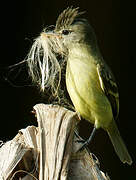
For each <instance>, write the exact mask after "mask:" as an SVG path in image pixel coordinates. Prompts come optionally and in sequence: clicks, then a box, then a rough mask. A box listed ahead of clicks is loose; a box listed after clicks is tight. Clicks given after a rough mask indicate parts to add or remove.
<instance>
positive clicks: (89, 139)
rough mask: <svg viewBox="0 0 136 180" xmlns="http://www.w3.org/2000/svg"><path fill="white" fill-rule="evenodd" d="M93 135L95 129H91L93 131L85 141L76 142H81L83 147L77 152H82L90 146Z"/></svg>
mask: <svg viewBox="0 0 136 180" xmlns="http://www.w3.org/2000/svg"><path fill="white" fill-rule="evenodd" d="M95 133H96V127H94V128H93V131H92V133H91V135H90V137H89V138H88V139H87V140H86V141H84V140H81V141H80V140H79V141H78V142H83V145H82V146H81V148H80V149H79V150H78V151H82V150H84V148H86V147H87V146H88V145H89V144H90V142H91V141H92V139H93V137H94V135H95Z"/></svg>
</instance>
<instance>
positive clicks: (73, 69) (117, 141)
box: [53, 7, 132, 165]
mask: <svg viewBox="0 0 136 180" xmlns="http://www.w3.org/2000/svg"><path fill="white" fill-rule="evenodd" d="M83 13H84V12H79V8H72V7H69V8H67V9H65V10H64V11H63V12H62V13H61V14H60V15H59V17H58V19H57V21H56V27H55V29H54V31H53V33H54V34H56V35H57V34H59V36H60V37H61V41H62V43H63V46H64V47H65V49H66V50H67V65H66V87H67V91H68V93H69V96H70V98H71V101H72V103H73V105H74V107H75V110H76V111H77V112H78V113H79V114H80V115H81V117H83V118H84V119H85V120H87V121H89V122H90V123H92V124H94V129H93V132H92V134H91V136H90V137H89V139H88V140H87V141H86V142H85V143H84V145H83V146H86V145H87V144H89V143H90V141H91V139H92V137H93V136H94V134H95V132H96V130H97V129H99V128H102V129H104V130H105V131H106V132H107V133H108V135H109V137H110V140H111V142H112V144H113V147H114V149H115V152H116V153H117V155H118V157H119V159H120V160H121V161H122V162H123V163H128V164H129V165H131V164H132V158H131V156H130V155H129V152H128V150H127V148H126V146H125V144H124V142H123V139H122V137H121V135H120V132H119V130H118V127H117V125H116V122H115V120H116V119H117V118H118V114H119V92H118V87H117V84H116V81H115V78H114V75H113V73H112V71H111V69H110V68H109V66H108V65H107V64H106V62H105V61H104V59H103V57H102V54H101V52H100V50H99V47H98V43H97V38H96V35H95V32H94V30H93V28H92V26H91V25H90V23H89V21H88V20H87V19H85V18H82V17H81V15H82V14H83Z"/></svg>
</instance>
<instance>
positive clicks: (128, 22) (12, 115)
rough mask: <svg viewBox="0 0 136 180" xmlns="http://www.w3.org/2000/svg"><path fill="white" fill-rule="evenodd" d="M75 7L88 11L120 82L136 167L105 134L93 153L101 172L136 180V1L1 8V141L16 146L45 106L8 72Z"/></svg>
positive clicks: (41, 2) (124, 129)
mask: <svg viewBox="0 0 136 180" xmlns="http://www.w3.org/2000/svg"><path fill="white" fill-rule="evenodd" d="M71 5H73V6H74V7H77V6H79V7H80V10H81V11H84V10H85V11H86V15H85V17H86V18H87V19H88V20H89V21H90V23H91V24H92V26H93V27H94V29H95V32H96V35H97V39H98V43H99V47H100V49H101V52H102V54H103V57H104V59H105V60H106V61H107V63H108V64H109V65H110V67H111V69H112V70H113V73H114V75H115V77H116V80H117V82H118V86H119V92H120V115H119V121H118V122H117V124H118V127H119V129H120V132H121V134H122V137H123V139H124V141H125V143H126V144H127V147H128V149H129V152H130V154H131V156H132V159H133V161H134V163H133V165H132V166H128V165H127V164H122V163H121V162H120V160H119V159H118V157H117V156H116V154H115V152H114V150H113V147H112V145H111V143H110V140H109V138H108V136H107V134H106V133H105V132H104V131H103V130H99V131H98V132H97V134H96V136H95V138H94V140H93V142H92V144H91V145H90V149H91V151H92V152H93V153H94V154H95V155H96V156H97V157H98V159H99V160H100V162H101V169H102V170H103V171H104V172H108V174H109V176H110V177H111V179H112V180H113V179H114V180H121V179H123V180H130V179H135V178H136V172H135V171H136V166H135V165H136V163H135V161H136V133H135V131H136V130H135V129H136V128H135V127H136V126H135V122H136V117H135V111H136V109H135V102H136V95H135V93H136V85H135V83H136V75H135V71H136V69H135V67H136V66H135V65H136V63H135V61H136V50H135V48H136V45H135V44H136V43H135V42H136V12H135V11H136V10H135V4H134V2H133V1H131V0H129V1H128V0H127V1H123V0H122V1H121V0H103V1H100V0H90V1H89V0H88V1H85V0H79V1H77V0H75V1H72V0H58V1H57V0H56V1H47V0H38V1H37V0H27V1H25V0H24V1H12V2H11V1H9V2H7V1H5V3H3V4H2V5H1V11H0V12H1V16H0V17H1V18H0V20H1V23H0V25H1V27H0V29H1V41H0V42H1V49H0V53H1V56H0V67H1V69H0V100H1V101H0V105H1V108H0V117H1V126H0V139H1V140H3V141H6V140H10V139H12V138H13V137H14V136H15V135H16V134H17V132H18V130H19V129H21V128H25V127H27V126H28V125H32V124H36V122H35V120H34V119H33V117H32V115H31V113H30V111H31V110H32V107H33V106H34V105H35V104H36V103H39V102H43V101H42V98H41V96H40V94H39V92H38V90H37V89H36V88H35V87H31V86H24V85H25V84H28V82H24V81H22V79H25V80H27V75H26V76H25V72H24V71H22V74H23V76H24V77H23V78H22V77H21V75H17V78H16V79H15V76H16V74H17V72H18V71H17V70H15V71H13V72H11V71H10V72H8V73H7V70H6V72H5V69H3V68H2V67H7V66H9V65H13V64H15V63H18V62H20V61H22V60H23V59H24V58H25V57H26V55H27V53H28V51H29V49H30V47H31V45H32V43H33V39H34V38H36V37H37V36H38V35H39V33H40V32H41V31H42V29H43V28H44V27H45V26H46V25H52V24H55V21H56V18H57V16H58V15H59V13H60V12H61V11H62V10H63V9H65V8H66V7H68V6H71ZM21 68H22V66H21ZM20 74H21V73H20ZM6 77H8V80H9V81H10V82H8V81H7V80H6ZM44 103H46V102H44ZM91 127H92V126H91V125H90V124H89V125H88V124H87V123H83V125H82V134H83V135H84V136H85V137H86V138H87V137H88V136H89V134H90V131H91ZM134 168H135V170H134Z"/></svg>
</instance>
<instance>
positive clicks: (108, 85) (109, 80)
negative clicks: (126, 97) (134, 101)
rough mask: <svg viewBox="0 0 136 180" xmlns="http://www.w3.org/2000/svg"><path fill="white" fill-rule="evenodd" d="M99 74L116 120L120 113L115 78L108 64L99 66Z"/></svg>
mask: <svg viewBox="0 0 136 180" xmlns="http://www.w3.org/2000/svg"><path fill="white" fill-rule="evenodd" d="M97 73H98V76H99V80H100V85H101V88H102V90H103V92H104V93H105V94H106V96H107V98H108V99H109V101H110V103H111V106H112V112H113V116H114V118H115V119H116V118H117V117H118V113H119V93H118V87H117V84H116V82H115V78H114V76H113V74H112V72H111V70H110V68H109V67H108V66H107V65H106V64H101V65H100V64H98V65H97Z"/></svg>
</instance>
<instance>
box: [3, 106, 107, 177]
mask: <svg viewBox="0 0 136 180" xmlns="http://www.w3.org/2000/svg"><path fill="white" fill-rule="evenodd" d="M34 109H35V112H36V116H37V120H38V128H36V127H34V126H28V127H27V128H26V129H22V130H20V131H19V133H18V135H17V136H16V137H15V138H14V139H13V140H11V141H9V142H7V143H5V144H4V145H3V146H2V147H1V148H0V180H18V179H19V178H20V179H21V180H66V179H67V180H109V178H108V177H106V176H105V175H104V173H102V172H101V171H100V170H99V166H98V164H99V163H98V160H96V159H95V160H94V159H93V156H92V155H91V153H90V152H88V151H87V150H84V151H82V152H77V151H78V149H79V148H80V146H81V144H80V143H78V142H77V140H79V137H77V136H76V135H75V134H74V128H75V125H76V123H77V121H78V120H79V119H78V116H77V115H76V113H75V112H72V111H69V110H67V109H65V108H62V107H60V106H53V105H44V104H38V105H36V106H34ZM16 147H17V148H16Z"/></svg>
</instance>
